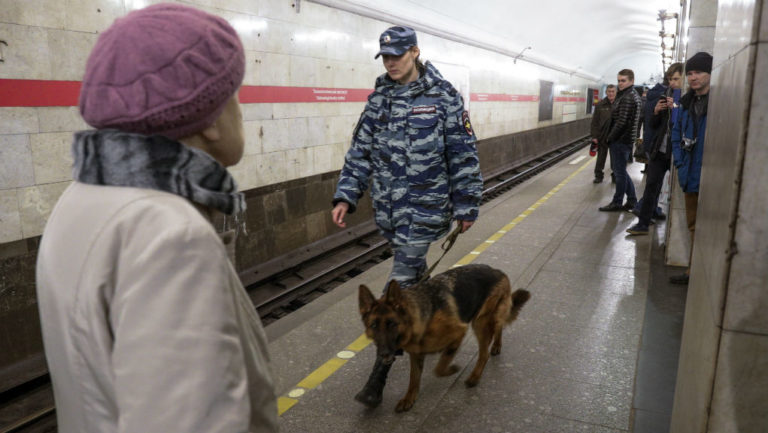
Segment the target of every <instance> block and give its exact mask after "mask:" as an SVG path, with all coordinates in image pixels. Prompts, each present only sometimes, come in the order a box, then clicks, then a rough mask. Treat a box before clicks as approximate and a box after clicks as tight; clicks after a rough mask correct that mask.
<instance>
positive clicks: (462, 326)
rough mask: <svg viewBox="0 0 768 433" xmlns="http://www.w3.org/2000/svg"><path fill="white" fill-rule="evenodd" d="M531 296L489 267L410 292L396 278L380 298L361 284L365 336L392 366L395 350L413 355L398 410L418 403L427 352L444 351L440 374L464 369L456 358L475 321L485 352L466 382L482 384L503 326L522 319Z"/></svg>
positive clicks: (442, 277)
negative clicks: (524, 308)
mask: <svg viewBox="0 0 768 433" xmlns="http://www.w3.org/2000/svg"><path fill="white" fill-rule="evenodd" d="M530 296H531V294H530V293H529V292H528V291H527V290H523V289H518V290H516V291H515V292H514V293H512V290H511V288H510V283H509V278H507V276H506V275H505V274H504V273H503V272H502V271H500V270H498V269H494V268H492V267H490V266H488V265H467V266H461V267H458V268H454V269H450V270H448V271H446V272H444V273H442V274H439V275H437V276H435V277H432V278H431V279H429V280H427V281H424V282H421V283H418V284H416V285H414V286H412V287H409V288H408V289H407V290H401V289H400V285H399V284H398V283H397V282H396V281H392V282H390V283H389V285H388V286H387V290H386V291H385V293H384V295H382V297H381V299H378V300H376V298H374V296H373V294H372V293H371V291H370V290H369V289H368V287H366V286H364V285H361V286H360V290H359V302H360V314H361V315H362V319H363V324H364V325H365V334H366V335H367V336H368V338H370V339H372V340H373V341H374V343H375V344H376V356H378V357H379V358H380V359H381V360H382V361H383V362H384V363H385V364H391V363H392V362H394V360H395V352H396V351H398V350H399V349H402V350H405V351H406V352H408V355H410V358H411V376H410V383H409V385H408V392H407V393H406V394H405V397H403V398H402V400H400V402H398V403H397V407H396V408H395V411H397V412H404V411H407V410H409V409H410V408H411V407H412V406H413V403H414V402H415V401H416V397H417V396H418V394H419V384H420V381H421V372H422V370H423V368H424V357H425V355H427V354H429V353H436V352H442V355H441V356H440V360H439V361H438V363H437V366H436V367H435V375H436V376H438V377H443V376H450V375H452V374H454V373H456V372H457V371H459V367H458V366H456V365H451V361H453V358H454V356H456V352H457V350H458V349H459V346H460V345H461V342H462V340H464V335H465V334H466V333H467V328H468V327H469V325H470V324H471V325H472V329H473V330H474V332H475V336H477V342H478V347H479V355H478V358H477V364H475V369H474V370H472V374H470V375H469V377H468V378H467V380H466V381H465V382H464V383H465V384H466V385H467V386H468V387H472V386H475V385H477V383H478V382H479V381H480V376H482V374H483V369H484V368H485V363H486V362H488V358H489V357H490V356H489V355H498V354H499V353H501V331H502V329H503V328H504V326H505V325H507V324H508V323H511V322H512V321H514V320H515V319H516V318H517V315H518V313H519V312H520V308H522V306H523V304H525V302H526V301H528V299H529V298H530ZM491 342H493V346H492V347H490V351H489V350H488V349H489V346H491Z"/></svg>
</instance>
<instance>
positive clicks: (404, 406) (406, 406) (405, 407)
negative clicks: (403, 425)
mask: <svg viewBox="0 0 768 433" xmlns="http://www.w3.org/2000/svg"><path fill="white" fill-rule="evenodd" d="M413 403H414V400H413V399H410V398H407V397H406V398H404V399H402V400H400V401H399V402H397V406H396V407H395V412H398V413H400V412H408V411H409V410H411V408H412V407H413Z"/></svg>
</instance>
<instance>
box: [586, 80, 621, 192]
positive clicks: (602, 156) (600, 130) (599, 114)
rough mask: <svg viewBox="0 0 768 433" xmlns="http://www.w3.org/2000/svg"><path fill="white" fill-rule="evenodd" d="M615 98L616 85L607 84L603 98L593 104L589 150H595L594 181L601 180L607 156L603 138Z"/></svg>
mask: <svg viewBox="0 0 768 433" xmlns="http://www.w3.org/2000/svg"><path fill="white" fill-rule="evenodd" d="M615 100H616V86H615V85H613V84H609V85H608V86H606V88H605V98H603V99H601V100H600V102H598V103H597V105H595V114H593V115H592V127H591V133H592V134H591V135H592V145H591V148H590V152H594V151H596V152H597V161H595V180H593V181H592V182H594V183H600V182H602V181H603V168H605V160H606V159H607V157H608V142H607V141H606V140H605V138H606V137H607V136H608V129H609V128H610V127H611V108H612V104H613V101H615ZM611 177H613V174H611Z"/></svg>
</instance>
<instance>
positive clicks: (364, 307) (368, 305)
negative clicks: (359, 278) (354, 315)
mask: <svg viewBox="0 0 768 433" xmlns="http://www.w3.org/2000/svg"><path fill="white" fill-rule="evenodd" d="M357 299H358V304H359V306H360V315H361V316H365V315H366V314H368V313H369V312H370V311H371V309H372V308H373V304H375V303H376V298H374V297H373V293H371V290H370V289H369V288H368V287H366V286H365V285H363V284H361V285H360V289H359V291H358V296H357Z"/></svg>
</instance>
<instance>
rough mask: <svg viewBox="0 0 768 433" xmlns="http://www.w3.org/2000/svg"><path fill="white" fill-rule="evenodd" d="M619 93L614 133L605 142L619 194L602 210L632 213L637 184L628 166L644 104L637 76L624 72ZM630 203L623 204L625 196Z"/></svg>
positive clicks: (615, 103)
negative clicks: (636, 84) (636, 79)
mask: <svg viewBox="0 0 768 433" xmlns="http://www.w3.org/2000/svg"><path fill="white" fill-rule="evenodd" d="M618 82H619V83H618V84H619V93H618V94H617V95H616V100H615V101H614V102H613V112H612V113H611V129H610V132H608V136H607V137H606V141H607V142H608V146H609V151H610V152H611V169H612V170H613V174H614V175H615V176H616V192H615V193H614V195H613V200H611V202H610V203H609V204H608V205H606V206H603V207H601V208H600V210H601V211H603V212H616V211H621V210H632V208H633V207H635V204H636V203H637V195H636V194H635V184H634V183H632V179H631V178H630V177H629V174H628V173H627V163H628V161H629V158H630V157H631V156H632V146H633V145H634V143H635V139H637V133H638V123H639V122H638V120H639V116H640V112H641V110H642V103H643V102H642V100H641V99H640V95H638V94H637V92H635V90H634V88H633V84H634V83H635V73H634V72H632V70H631V69H622V70H621V71H619V75H618ZM625 195H626V196H627V202H626V203H623V202H624V196H625Z"/></svg>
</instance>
